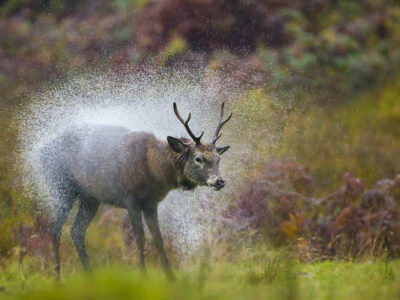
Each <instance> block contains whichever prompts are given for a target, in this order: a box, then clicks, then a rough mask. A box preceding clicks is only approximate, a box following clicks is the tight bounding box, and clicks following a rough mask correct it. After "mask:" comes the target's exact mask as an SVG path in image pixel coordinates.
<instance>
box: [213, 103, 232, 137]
mask: <svg viewBox="0 0 400 300" xmlns="http://www.w3.org/2000/svg"><path fill="white" fill-rule="evenodd" d="M224 106H225V102H222V104H221V111H220V113H219V122H218V126H217V129H216V130H215V133H214V137H213V139H212V142H211V144H214V145H215V142H216V141H217V140H218V139H219V138H220V137H221V135H222V133H221V134H219V132H220V131H221V129H222V127H223V126H224V125H225V123H226V122H228V121H229V120H230V119H231V117H232V113H231V114H230V115H229V117H228V118H227V119H226V120H225V121H223V118H224Z"/></svg>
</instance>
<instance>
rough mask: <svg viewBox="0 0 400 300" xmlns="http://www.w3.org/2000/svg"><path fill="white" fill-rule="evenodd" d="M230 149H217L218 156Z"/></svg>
mask: <svg viewBox="0 0 400 300" xmlns="http://www.w3.org/2000/svg"><path fill="white" fill-rule="evenodd" d="M230 147H231V146H225V147H217V152H218V154H219V155H221V154H223V153H224V152H225V151H228V150H229V148H230Z"/></svg>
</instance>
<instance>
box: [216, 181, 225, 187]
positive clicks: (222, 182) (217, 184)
mask: <svg viewBox="0 0 400 300" xmlns="http://www.w3.org/2000/svg"><path fill="white" fill-rule="evenodd" d="M224 186H225V180H223V179H218V180H217V182H216V183H215V187H217V188H223V187H224Z"/></svg>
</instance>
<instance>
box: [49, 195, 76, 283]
mask: <svg viewBox="0 0 400 300" xmlns="http://www.w3.org/2000/svg"><path fill="white" fill-rule="evenodd" d="M75 199H76V194H74V193H67V194H63V195H62V197H59V198H58V201H57V202H56V204H55V205H54V214H53V220H52V226H51V236H52V243H53V251H54V256H55V260H56V274H57V278H58V279H60V273H61V264H60V239H61V233H62V228H63V226H64V223H65V221H66V220H67V217H68V215H69V213H70V211H71V209H72V206H73V204H74V201H75Z"/></svg>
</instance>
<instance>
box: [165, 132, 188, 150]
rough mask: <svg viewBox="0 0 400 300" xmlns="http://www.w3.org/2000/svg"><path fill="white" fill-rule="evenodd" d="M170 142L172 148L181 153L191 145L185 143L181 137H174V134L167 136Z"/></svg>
mask: <svg viewBox="0 0 400 300" xmlns="http://www.w3.org/2000/svg"><path fill="white" fill-rule="evenodd" d="M167 141H168V144H169V145H170V146H171V148H172V149H173V150H174V151H175V152H178V153H180V154H182V153H183V152H185V151H186V149H187V148H188V147H189V145H187V144H185V143H184V142H182V141H181V140H180V139H177V138H174V137H172V136H168V137H167Z"/></svg>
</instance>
